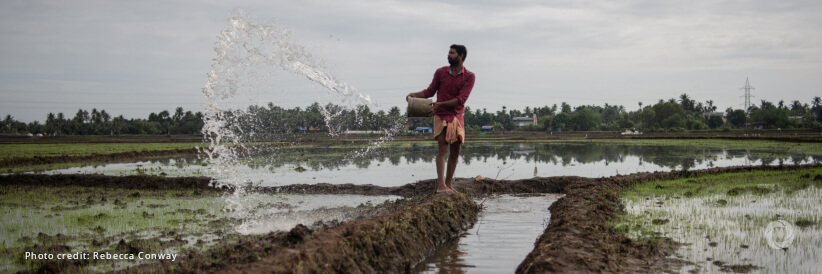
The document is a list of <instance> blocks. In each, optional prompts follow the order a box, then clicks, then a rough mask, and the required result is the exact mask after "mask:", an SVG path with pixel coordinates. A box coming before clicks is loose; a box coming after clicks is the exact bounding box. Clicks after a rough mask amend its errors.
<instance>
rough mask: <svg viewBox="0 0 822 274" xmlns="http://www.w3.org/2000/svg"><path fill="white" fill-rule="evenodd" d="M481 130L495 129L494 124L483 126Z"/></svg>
mask: <svg viewBox="0 0 822 274" xmlns="http://www.w3.org/2000/svg"><path fill="white" fill-rule="evenodd" d="M480 130H481V131H494V126H482V127H481V128H480Z"/></svg>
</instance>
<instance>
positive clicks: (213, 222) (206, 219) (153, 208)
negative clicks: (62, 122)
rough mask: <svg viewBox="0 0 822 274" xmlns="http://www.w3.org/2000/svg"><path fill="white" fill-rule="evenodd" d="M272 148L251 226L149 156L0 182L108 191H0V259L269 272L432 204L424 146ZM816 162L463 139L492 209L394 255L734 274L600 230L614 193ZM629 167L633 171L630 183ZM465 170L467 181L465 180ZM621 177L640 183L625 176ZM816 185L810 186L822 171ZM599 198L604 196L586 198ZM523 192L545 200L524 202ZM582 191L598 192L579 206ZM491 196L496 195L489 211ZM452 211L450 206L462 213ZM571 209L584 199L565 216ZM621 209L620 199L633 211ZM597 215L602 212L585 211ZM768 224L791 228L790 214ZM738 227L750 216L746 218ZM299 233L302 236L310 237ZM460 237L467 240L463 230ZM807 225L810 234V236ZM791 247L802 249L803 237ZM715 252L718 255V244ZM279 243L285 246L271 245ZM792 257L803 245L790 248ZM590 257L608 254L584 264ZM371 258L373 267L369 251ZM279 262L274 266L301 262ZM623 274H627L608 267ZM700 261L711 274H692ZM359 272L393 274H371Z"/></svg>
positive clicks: (189, 165) (688, 145)
mask: <svg viewBox="0 0 822 274" xmlns="http://www.w3.org/2000/svg"><path fill="white" fill-rule="evenodd" d="M269 148H270V151H267V150H258V151H256V152H255V153H254V154H250V157H248V158H244V159H241V164H240V165H237V166H235V168H237V169H238V170H239V172H237V174H241V175H242V176H244V181H246V182H250V184H248V186H250V187H251V188H249V189H253V190H254V191H252V192H251V193H249V194H248V195H247V196H244V197H245V198H246V199H244V201H246V202H245V203H244V204H243V205H242V208H244V209H248V210H245V211H243V212H242V214H241V213H240V212H237V211H234V210H232V209H231V208H227V196H226V195H227V194H226V193H227V192H226V190H224V189H222V190H221V189H214V188H213V185H211V184H210V183H211V180H210V178H209V177H210V176H211V175H212V173H210V172H211V169H210V168H211V164H209V163H208V162H206V161H204V160H202V159H199V158H197V157H196V155H193V156H174V157H170V158H168V157H167V158H159V159H140V160H129V159H132V158H129V157H125V158H123V159H121V160H124V161H122V162H120V163H114V162H107V163H104V164H98V165H94V164H88V165H87V166H85V167H80V166H75V167H70V168H60V169H53V170H46V171H38V172H36V173H44V174H54V175H25V174H18V175H14V174H6V175H0V176H3V177H4V178H11V177H13V176H45V177H48V178H60V177H55V176H69V177H71V176H74V177H75V178H83V179H82V180H87V179H89V178H106V179H104V180H103V179H100V180H102V181H106V182H105V183H92V184H85V185H78V186H73V187H72V186H62V185H61V184H62V183H61V182H58V181H54V182H51V183H42V184H39V185H37V184H35V185H25V184H22V185H21V184H20V183H19V182H18V183H15V184H12V185H7V184H3V185H2V187H1V188H0V190H1V192H0V195H4V196H3V200H2V201H3V204H2V206H0V210H2V214H4V216H3V217H4V219H6V220H12V222H10V223H4V224H3V227H2V235H0V236H2V237H3V241H4V248H3V250H2V252H0V255H2V256H3V258H2V260H3V261H2V265H3V266H4V269H3V271H4V272H14V271H18V270H26V269H29V270H35V269H41V270H42V269H52V268H53V269H56V270H58V271H63V272H73V271H74V270H78V269H79V270H87V271H102V272H106V271H112V270H125V271H128V272H138V273H139V272H151V271H154V270H161V269H165V271H169V270H170V269H178V270H179V269H192V270H193V269H199V271H206V272H211V271H216V270H221V269H257V267H261V266H260V265H256V266H246V265H247V264H255V262H257V263H256V264H259V263H260V262H263V261H268V260H269V259H266V258H268V257H269V256H272V255H273V253H277V252H280V251H282V252H284V253H283V254H290V253H289V252H292V251H287V252H286V251H284V250H302V251H299V252H310V249H304V248H308V247H309V246H311V245H306V246H302V245H301V244H299V243H295V242H293V241H295V240H294V239H303V238H304V237H309V236H310V237H312V239H314V237H321V238H322V237H332V236H317V235H327V234H325V233H326V231H331V229H334V228H336V227H338V226H340V225H354V224H355V223H358V222H359V221H366V222H368V220H371V219H372V218H375V217H376V216H384V215H386V214H389V213H391V212H395V211H398V210H399V211H403V210H405V209H408V208H410V205H417V204H424V203H428V202H426V201H429V202H430V201H432V199H434V200H436V199H438V198H437V197H431V196H430V192H431V188H430V186H431V185H433V181H432V180H431V179H430V178H432V177H434V176H433V175H434V172H433V157H432V155H433V153H434V149H435V147H434V146H433V143H430V142H417V141H407V140H406V141H397V142H389V143H386V144H385V145H384V147H382V148H380V149H378V150H377V151H376V152H374V153H371V154H366V155H360V156H356V157H355V155H353V154H354V153H353V151H356V150H357V149H358V148H361V146H359V145H357V144H356V143H353V144H302V145H299V146H293V147H270V146H269ZM820 150H822V149H820V145H818V144H814V143H790V142H775V141H759V140H757V141H740V140H735V141H726V140H689V141H683V140H593V141H592V140H541V141H540V140H519V141H495V142H476V143H469V144H466V146H465V148H464V150H463V151H464V153H463V155H462V158H461V161H460V167H459V168H458V174H457V177H458V178H459V179H458V180H457V182H456V187H457V189H458V190H460V191H461V192H464V193H467V194H470V197H471V199H470V201H471V203H473V204H482V205H483V206H481V208H482V210H481V211H479V212H478V215H477V219H476V220H475V221H470V219H471V218H470V216H469V215H460V216H462V217H458V216H454V217H455V218H458V220H459V221H457V219H455V220H454V222H455V223H454V224H456V223H460V225H453V226H450V227H451V228H449V229H448V230H444V231H449V232H448V233H446V234H447V235H450V236H448V237H445V238H442V237H439V238H436V239H437V240H436V241H435V242H433V243H432V244H430V245H426V246H425V247H418V246H404V245H399V246H396V247H397V249H395V250H394V251H396V252H405V251H401V250H405V249H403V248H410V249H416V248H422V249H420V250H418V251H417V252H419V256H418V257H416V258H417V259H415V260H412V261H405V262H404V263H403V264H405V265H407V267H408V268H407V270H408V271H411V270H412V269H413V270H414V271H417V272H436V271H447V270H449V269H450V270H457V271H467V272H472V273H473V272H483V271H490V272H499V271H502V272H511V271H514V270H513V269H520V270H519V271H523V272H541V271H544V270H546V269H565V270H570V269H577V270H581V271H586V269H587V271H626V270H629V269H641V268H636V267H638V266H639V265H642V264H641V263H638V262H656V263H654V265H655V267H654V268H653V269H659V270H665V269H680V268H681V267H680V266H679V263H678V262H680V261H681V262H693V264H691V265H690V266H686V267H691V268H695V269H699V270H706V269H707V270H709V271H711V268H708V267H711V266H713V267H717V266H715V264H714V262H716V261H720V262H722V263H721V264H722V265H724V266H728V267H731V266H736V265H744V264H742V263H737V262H736V261H733V260H731V259H728V258H722V257H720V256H721V255H718V254H713V253H712V254H711V255H710V256H714V257H711V258H712V259H713V258H718V259H713V260H712V261H710V262H709V263H707V264H710V266H709V265H707V264H706V263H704V262H705V261H704V260H705V258H702V259H701V260H696V259H693V258H691V257H687V256H685V255H679V256H675V255H672V254H675V253H674V252H675V250H679V248H682V247H680V246H679V245H677V244H675V243H676V242H679V243H686V244H687V243H690V242H687V239H684V238H682V239H680V238H674V237H670V236H665V235H663V236H661V237H666V238H662V239H671V242H672V243H670V244H668V242H666V241H665V240H662V241H663V242H664V243H665V244H662V245H660V244H659V241H657V242H654V241H645V240H643V238H641V237H636V235H632V234H630V233H629V232H627V231H623V232H624V233H625V234H624V235H625V236H620V235H622V234H609V233H610V232H608V233H603V232H602V231H609V229H610V228H609V227H615V226H616V227H619V226H618V225H617V224H616V222H615V221H614V220H615V218H616V217H615V216H617V213H618V212H619V210H618V208H619V206H620V201H621V199H620V198H619V197H620V196H621V195H622V194H619V193H617V192H615V191H616V189H619V188H620V187H623V186H630V185H633V184H635V183H641V182H644V181H647V180H649V179H648V178H662V177H665V176H674V177H677V176H686V175H682V174H701V173H700V172H702V171H704V170H717V168H716V167H721V166H747V167H748V168H751V169H761V168H765V169H767V168H774V169H780V168H783V167H784V168H792V167H793V166H795V165H800V164H818V162H819V159H820V155H822V153H820ZM275 156H276V157H275ZM630 169H634V171H631V172H627V171H626V172H624V171H623V170H630ZM460 170H464V171H463V173H462V174H460ZM635 171H639V172H635ZM711 172H715V171H711ZM716 172H718V171H716ZM722 172H725V171H722ZM627 173H630V174H631V175H620V174H627ZM60 174H62V175H60ZM665 174H674V175H665ZM800 175H802V174H800ZM192 176H202V177H192ZM609 176H610V177H609ZM687 176H692V175H687ZM785 176H788V175H785ZM808 176H810V178H811V179H813V178H815V174H809V175H808ZM38 178H40V177H38ZM386 178H390V179H386ZM677 178H678V177H677ZM38 180H40V179H38ZM55 180H56V179H55ZM94 180H97V179H94ZM94 180H92V181H94ZM167 180H182V181H186V182H188V183H181V184H180V186H184V187H180V188H165V187H163V185H165V183H158V184H150V183H146V184H142V183H139V182H140V181H156V182H161V181H162V182H166V181H167ZM35 181H36V180H35ZM628 182H630V183H628ZM175 184H176V183H175ZM175 184H171V185H175ZM595 186H601V187H604V188H602V189H600V190H591V189H590V188H591V187H595ZM582 189H586V190H585V191H582ZM596 189H599V188H596ZM774 191H775V190H774ZM517 193H520V194H517ZM521 193H530V195H535V196H528V195H526V196H523V195H521ZM545 193H562V194H565V195H566V196H565V197H563V198H561V199H559V200H557V199H556V197H554V198H550V197H549V198H546V197H545V195H544V194H545ZM583 193H588V194H592V195H594V196H591V197H587V196H585V197H581V196H580V195H583ZM500 194H504V195H500ZM509 194H513V195H509ZM588 194H585V195H588ZM817 194H818V193H817ZM487 195H497V196H496V197H495V198H488V199H486V198H487V197H488V196H487ZM569 195H570V196H569ZM745 195H754V194H751V193H747V192H745V193H742V194H740V195H738V197H743V198H742V199H748V198H749V197H747V196H745ZM807 195H810V196H813V195H815V194H814V193H810V194H807ZM24 197H36V198H31V199H24ZM586 197H587V198H586ZM680 197H684V194H682V195H680ZM694 197H696V196H694ZM735 197H736V196H735ZM803 197H804V196H803ZM672 199H673V198H672ZM708 199H709V200H710V201H714V200H719V199H717V198H708ZM711 199H713V200H711ZM797 199H799V198H797ZM457 200H459V199H456V198H455V200H453V202H456V201H457ZM658 200H659V199H657V200H654V202H658ZM725 200H726V202H727V204H726V206H727V208H732V207H734V206H736V204H735V203H737V202H738V201H736V200H732V199H730V198H725ZM759 200H760V199H757V201H758V202H759ZM459 201H460V203H462V202H464V201H462V200H459ZM483 201H485V202H483ZM555 201H556V202H555ZM561 201H564V202H561ZM571 201H576V202H573V203H571V204H569V202H571ZM592 201H598V202H593V203H592ZM662 201H663V203H664V204H668V203H669V202H667V201H665V200H662ZM765 201H766V200H765V199H762V204H761V205H763V206H764V205H766V203H765ZM640 202H641V201H640ZM670 203H672V202H670ZM693 203H697V204H698V203H700V202H693ZM702 203H707V204H710V202H704V201H703V202H702ZM740 203H742V202H740ZM770 203H773V204H777V202H770ZM743 204H744V203H743ZM768 204H769V203H768ZM653 205H654V206H656V205H657V204H655V203H654V204H653ZM549 206H550V207H551V208H550V209H549ZM627 206H628V204H627V203H626V210H627ZM686 206H688V207H690V206H691V204H682V205H680V207H686ZM591 208H593V209H594V210H593V211H591ZM694 208H698V206H694ZM603 210H604V211H603ZM606 212H611V213H606ZM772 213H773V214H779V215H781V216H791V215H790V214H789V213H787V212H782V211H778V212H772ZM768 214H771V213H768ZM742 215H743V218H744V215H745V214H742ZM748 215H750V217H751V218H754V217H757V216H754V214H748ZM579 216H588V218H582V220H585V221H586V222H580V220H579V218H580V217H579ZM774 216H775V215H774ZM526 217H527V218H526ZM663 217H664V215H663ZM760 217H761V216H760ZM660 218H661V217H660ZM666 218H667V219H669V220H671V221H670V222H669V223H668V224H673V223H674V222H673V221H672V220H674V218H675V217H666ZM762 218H764V217H762ZM803 218H807V219H809V220H810V221H811V222H814V221H816V220H818V217H813V216H810V217H803ZM813 218H817V219H813ZM555 219H556V220H555ZM599 219H602V222H599V221H598V220H599ZM655 219H659V218H655ZM663 219H664V218H663ZM381 222H383V221H381ZM466 222H467V223H466ZM651 222H653V219H651ZM552 223H554V224H552ZM298 224H303V225H304V228H305V229H301V228H300V226H298ZM372 224H373V223H372ZM568 225H570V226H571V227H570V230H568V229H569V227H566V226H568ZM765 225H767V223H766V224H765ZM455 227H462V228H460V229H457V230H453V229H455ZM809 227H811V228H812V227H813V226H809ZM589 229H591V233H588V234H589V235H593V236H585V237H581V236H579V235H573V234H568V233H567V232H568V231H588V230H589ZM671 229H673V228H671ZM803 229H808V226H806V227H805V228H803ZM375 231H379V229H377V230H375ZM563 231H564V232H563ZM597 231H599V232H597ZM292 232H293V233H292ZM494 233H498V235H500V236H499V237H497V236H491V235H497V234H494ZM659 233H664V232H659ZM289 235H291V236H289ZM295 235H296V236H295ZM300 235H302V236H300ZM369 235H371V234H369ZM444 235H445V234H444ZM546 235H549V236H550V237H548V236H546ZM654 235H655V234H654ZM796 235H797V236H796V237H799V234H796ZM298 236H299V237H298ZM431 236H433V235H431ZM289 237H291V238H289ZM295 237H296V238H295ZM369 237H372V236H369ZM620 237H626V238H625V239H629V240H616V239H622V238H620ZM631 237H633V238H631ZM712 237H721V236H712ZM289 239H291V240H289ZM630 239H633V240H630ZM712 239H715V238H712ZM535 240H537V243H536V246H535V243H534V241H535ZM290 241H291V242H290ZM312 241H314V240H312ZM321 241H324V240H321ZM346 241H348V240H346ZM380 241H382V240H380ZM297 242H300V243H301V242H303V241H302V240H299V241H297ZM557 242H563V243H573V244H571V246H570V247H562V249H559V250H564V252H563V253H562V254H556V253H551V251H549V250H550V249H544V250H542V251H541V249H540V247H541V246H546V245H549V246H550V243H557ZM398 243H399V242H398ZM719 243H720V242H717V245H719ZM363 244H365V245H368V246H372V245H373V246H374V248H376V246H382V244H381V243H379V241H378V242H374V243H363ZM707 244H709V245H708V248H711V246H710V242H708V243H707ZM312 245H313V244H312ZM317 245H319V244H317ZM733 245H735V243H734V244H733ZM741 245H742V244H740V245H739V246H741ZM745 245H748V246H749V248H748V250H752V249H753V244H745ZM245 246H248V248H245ZM272 246H276V248H274V249H272ZM491 246H494V247H493V248H495V249H499V250H505V251H506V252H505V253H506V254H508V255H510V256H508V257H506V256H491V255H490V254H489V253H487V252H484V251H483V250H489V249H491ZM400 247H402V248H400ZM686 247H687V245H686V246H685V248H686ZM793 247H797V245H796V244H795V243H794V246H793ZM279 248H285V249H282V250H280V249H279ZM311 248H318V247H317V246H314V247H311ZM380 248H385V247H384V246H382V247H380ZM791 248H792V247H789V248H788V250H791ZM246 249H247V250H246ZM669 249H671V250H669ZM703 249H704V248H703ZM25 250H34V251H39V252H41V253H48V252H50V253H55V254H56V253H78V252H81V253H82V252H86V251H88V252H94V251H97V252H110V253H115V252H117V253H128V252H136V253H137V254H139V252H144V253H147V254H166V253H169V254H171V253H174V254H177V255H178V256H179V257H178V260H179V259H180V258H185V261H184V264H178V263H176V262H174V263H170V262H165V261H163V262H158V261H157V260H150V261H139V260H69V261H67V260H63V261H57V260H40V261H37V260H33V261H26V260H25V259H21V258H20V257H21V255H22V254H25V252H26V251H25ZM273 250H280V251H273ZM581 250H601V251H603V252H602V253H601V254H600V253H599V252H594V253H580V252H577V251H581ZM608 250H612V251H608ZM716 250H719V249H716ZM709 251H710V250H709ZM352 252H354V251H352ZM529 252H530V253H529ZM702 252H703V253H704V251H702ZM723 252H725V251H721V252H719V253H723ZM277 254H279V253H277ZM665 254H668V255H665ZM676 254H678V253H676ZM494 255H496V254H494ZM669 255H670V256H669ZM702 255H704V254H701V255H699V256H702ZM135 256H136V255H135ZM277 256H281V255H277ZM282 256H284V255H282ZM361 256H366V257H367V254H361ZM580 256H581V257H580ZM600 256H603V257H600ZM546 257H551V258H556V260H557V261H555V262H564V263H563V264H556V263H555V264H553V265H545V264H544V263H539V262H540V259H539V258H546ZM195 258H200V259H195ZM214 258H222V259H214ZM278 258H279V259H276V261H277V262H281V261H280V260H285V261H288V260H291V259H285V258H280V257H278ZM426 258H427V259H426ZM423 259H425V260H423ZM523 259H525V260H526V261H523ZM271 260H274V259H271ZM312 260H313V259H312ZM317 260H322V259H320V258H317ZM495 260H496V261H495ZM589 260H600V261H603V262H610V263H608V265H605V266H603V265H599V264H592V265H590V266H585V267H582V266H580V265H579V264H578V263H574V262H580V261H589ZM677 260H679V261H677ZM285 261H282V262H285ZM806 261H807V260H806ZM289 262H291V261H289ZM284 264H285V263H284ZM288 264H290V263H287V264H286V265H288ZM682 264H684V263H682ZM609 265H611V266H609ZM613 265H616V266H618V267H616V268H612V267H613ZM696 265H701V266H699V268H697V266H696ZM753 265H756V264H753ZM317 267H319V266H317ZM352 267H358V268H359V269H383V270H384V269H388V268H368V267H365V266H364V265H359V266H352ZM363 267H365V268H363ZM369 267H376V266H373V265H372V266H369ZM518 267H519V268H518ZM586 267H588V268H586ZM312 269H313V268H312ZM317 269H322V268H317ZM503 269H507V270H503ZM682 269H687V268H682ZM716 269H719V270H722V268H716ZM497 270H498V271H497ZM714 270H715V269H714ZM800 270H801V269H800ZM403 271H405V270H403Z"/></svg>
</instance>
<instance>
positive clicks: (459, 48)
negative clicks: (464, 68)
mask: <svg viewBox="0 0 822 274" xmlns="http://www.w3.org/2000/svg"><path fill="white" fill-rule="evenodd" d="M451 48H452V49H454V50H456V51H457V55H462V61H463V62H465V58H468V50H467V49H466V48H465V46H463V45H457V44H453V45H451Z"/></svg>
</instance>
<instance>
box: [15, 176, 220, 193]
mask: <svg viewBox="0 0 822 274" xmlns="http://www.w3.org/2000/svg"><path fill="white" fill-rule="evenodd" d="M12 185H19V186H41V187H58V186H79V187H113V188H126V189H154V190H167V189H200V190H225V189H217V188H216V187H215V185H214V184H213V183H212V182H211V178H208V177H161V176H147V175H134V176H106V175H80V174H60V175H42V174H10V175H0V186H12Z"/></svg>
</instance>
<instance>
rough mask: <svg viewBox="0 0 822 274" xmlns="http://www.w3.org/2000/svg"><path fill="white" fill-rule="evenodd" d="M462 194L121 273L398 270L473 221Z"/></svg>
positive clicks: (473, 208) (244, 240) (471, 206)
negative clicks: (371, 216) (370, 216)
mask: <svg viewBox="0 0 822 274" xmlns="http://www.w3.org/2000/svg"><path fill="white" fill-rule="evenodd" d="M478 211H479V210H478V208H477V205H476V204H475V203H474V201H473V200H472V199H471V197H470V196H468V195H465V194H458V195H443V196H429V197H426V198H422V197H420V198H415V199H406V200H400V201H397V202H396V203H395V204H393V205H391V206H389V208H386V212H385V213H383V214H380V215H378V216H376V217H373V218H368V219H363V220H357V221H350V222H344V223H341V224H337V223H331V224H315V225H312V227H314V229H313V230H312V229H311V228H308V227H306V226H304V225H297V226H296V227H294V228H293V229H291V231H288V232H272V233H269V234H267V235H262V236H242V237H240V238H239V239H235V240H230V241H232V243H228V244H224V245H222V246H220V247H217V248H214V249H211V250H207V251H203V252H200V253H190V254H186V255H185V256H183V259H181V260H180V261H179V262H177V263H169V262H163V263H156V264H151V265H143V266H138V267H134V268H131V269H126V270H124V271H121V272H123V273H156V272H186V273H195V272H221V273H263V272H264V273H340V272H345V273H349V272H353V273H375V272H376V273H397V272H407V271H409V270H410V269H411V268H412V267H413V266H414V265H415V264H417V263H419V262H420V261H422V260H423V259H425V258H426V257H427V256H430V255H431V254H432V253H433V252H434V251H435V249H436V247H437V246H438V245H440V244H442V243H444V242H445V241H447V240H448V239H451V238H453V237H455V236H456V235H458V234H459V233H461V232H462V231H464V230H465V229H466V228H467V227H469V226H471V225H472V224H473V223H475V222H476V220H477V214H478Z"/></svg>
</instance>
